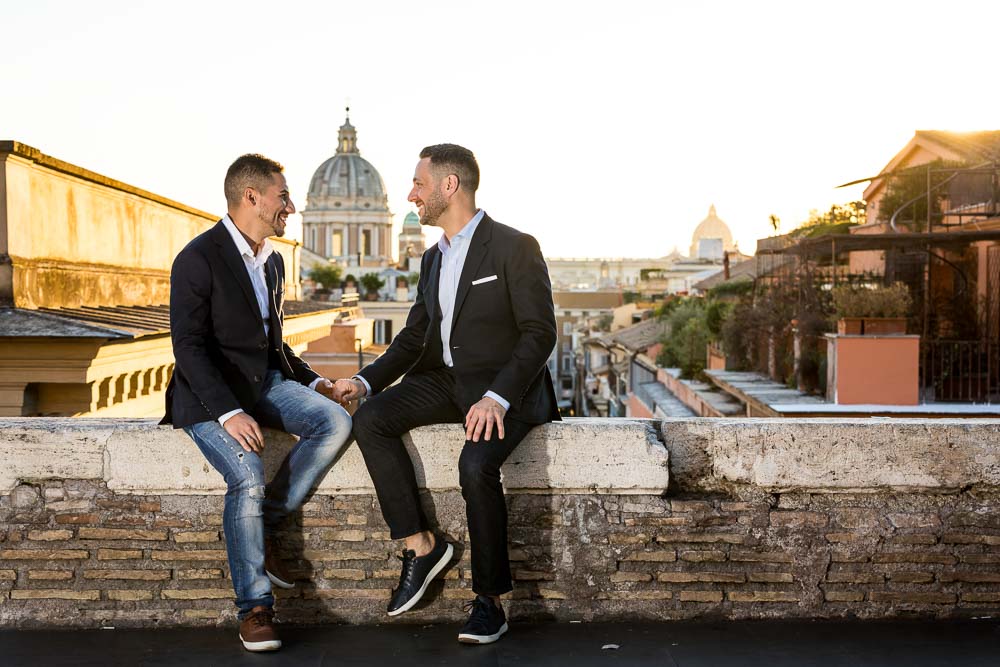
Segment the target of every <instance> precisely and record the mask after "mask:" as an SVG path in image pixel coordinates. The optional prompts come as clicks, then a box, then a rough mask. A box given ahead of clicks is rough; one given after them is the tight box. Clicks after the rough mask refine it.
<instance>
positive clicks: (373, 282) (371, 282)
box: [361, 273, 385, 301]
mask: <svg viewBox="0 0 1000 667" xmlns="http://www.w3.org/2000/svg"><path fill="white" fill-rule="evenodd" d="M361 286H362V287H364V288H365V296H366V297H367V298H368V300H369V301H371V300H374V299H377V298H378V291H379V290H380V289H382V288H383V287H385V281H384V280H382V279H381V278H379V277H378V276H377V275H375V274H374V273H366V274H365V275H363V276H361Z"/></svg>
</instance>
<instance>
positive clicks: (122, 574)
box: [83, 570, 170, 581]
mask: <svg viewBox="0 0 1000 667" xmlns="http://www.w3.org/2000/svg"><path fill="white" fill-rule="evenodd" d="M83 578H84V579H126V580H135V581H165V580H167V579H169V578H170V570H87V571H85V572H84V573H83Z"/></svg>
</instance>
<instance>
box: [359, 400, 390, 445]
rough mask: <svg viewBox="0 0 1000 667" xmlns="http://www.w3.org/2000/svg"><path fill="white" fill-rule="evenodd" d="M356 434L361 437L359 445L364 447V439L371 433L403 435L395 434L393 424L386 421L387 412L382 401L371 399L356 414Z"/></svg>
mask: <svg viewBox="0 0 1000 667" xmlns="http://www.w3.org/2000/svg"><path fill="white" fill-rule="evenodd" d="M353 420H354V422H353V423H354V433H355V435H358V436H360V437H359V438H358V444H359V445H362V446H363V443H362V438H364V436H365V435H367V434H370V433H377V434H379V435H401V434H400V433H395V432H393V427H392V424H390V423H389V422H388V421H387V420H386V411H385V409H384V406H383V405H381V404H380V401H377V400H374V399H369V400H367V401H365V402H364V403H362V404H361V406H360V407H358V409H357V410H356V411H355V412H354V418H353Z"/></svg>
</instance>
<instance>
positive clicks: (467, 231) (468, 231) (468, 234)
mask: <svg viewBox="0 0 1000 667" xmlns="http://www.w3.org/2000/svg"><path fill="white" fill-rule="evenodd" d="M484 215H486V211H484V210H483V209H479V210H478V211H476V214H475V215H474V216H472V219H471V220H469V221H468V222H467V223H465V227H462V229H461V231H459V232H458V234H455V235H454V236H453V237H452V238H451V241H449V240H448V237H447V236H445V235H444V234H442V235H441V238H440V239H438V249H439V250H440V251H441V252H442V253H444V252H448V249H449V248H450V247H451V246H452V245H453V244H454V243H455V241H456V239H465V238H469V239H471V238H472V236H473V235H474V234H475V233H476V229H477V228H478V227H479V223H480V222H482V221H483V216H484Z"/></svg>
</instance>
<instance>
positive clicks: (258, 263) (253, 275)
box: [219, 213, 323, 425]
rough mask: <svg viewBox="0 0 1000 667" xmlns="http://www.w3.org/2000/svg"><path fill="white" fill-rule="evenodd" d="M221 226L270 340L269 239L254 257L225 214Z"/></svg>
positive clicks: (222, 420) (313, 385)
mask: <svg viewBox="0 0 1000 667" xmlns="http://www.w3.org/2000/svg"><path fill="white" fill-rule="evenodd" d="M222 224H223V226H224V227H225V228H226V231H227V232H229V235H230V236H231V237H233V243H235V244H236V249H237V250H239V252H240V257H242V258H243V266H245V267H246V270H247V276H249V278H250V284H251V285H252V286H253V294H254V296H255V297H256V298H257V307H258V308H260V318H261V320H263V321H264V335H265V336H266V337H268V338H270V335H271V311H270V309H269V308H268V303H267V302H268V300H269V299H270V295H269V294H268V290H267V278H266V277H265V276H264V271H265V270H266V264H267V260H268V258H269V257H270V256H271V253H272V252H274V246H273V245H271V241H270V239H264V242H263V243H261V244H260V252H258V253H257V254H256V255H254V254H253V248H251V247H250V244H249V243H247V240H246V239H245V238H243V234H242V233H241V232H240V230H239V229H237V228H236V223H234V222H233V219H232V218H230V217H229V214H228V213H227V214H226V216H225V217H224V218H222ZM322 379H323V378H321V377H318V378H316V379H315V380H313V381H312V383H311V384H310V385H309V388H310V389H315V388H316V385H317V384H319V382H320V381H321V380H322ZM241 412H243V409H242V408H236V409H235V410H231V411H229V412H227V413H226V414H224V415H222V416H221V417H219V424H221V425H225V423H226V422H227V421H228V420H229V418H230V417H233V416H234V415H238V414H239V413H241Z"/></svg>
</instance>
